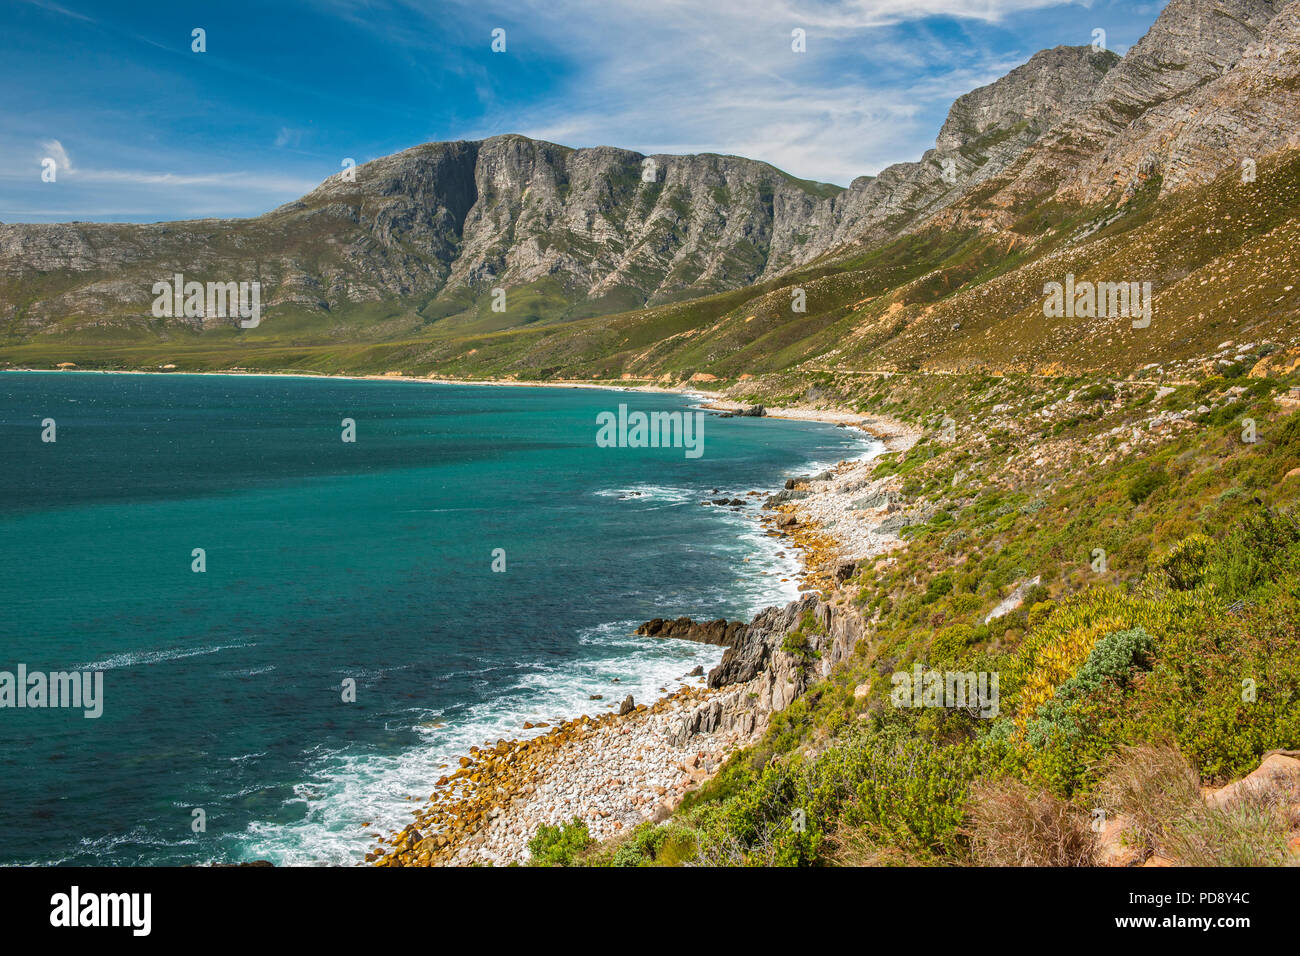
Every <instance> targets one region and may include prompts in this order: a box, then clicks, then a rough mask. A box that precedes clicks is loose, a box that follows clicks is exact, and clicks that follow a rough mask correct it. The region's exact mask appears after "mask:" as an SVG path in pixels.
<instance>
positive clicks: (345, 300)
mask: <svg viewBox="0 0 1300 956" xmlns="http://www.w3.org/2000/svg"><path fill="white" fill-rule="evenodd" d="M1117 60H1118V58H1117V57H1115V56H1114V55H1113V54H1098V53H1094V52H1093V51H1092V50H1090V49H1088V48H1086V47H1079V48H1071V47H1058V48H1057V49H1054V50H1048V51H1044V52H1042V53H1039V54H1037V55H1036V56H1034V57H1033V58H1032V59H1031V60H1030V61H1029V62H1028V63H1026V64H1025V65H1024V66H1021V67H1019V68H1017V69H1016V70H1013V71H1012V72H1011V73H1010V74H1008V75H1007V76H1005V77H1003V78H1002V79H1000V80H998V81H997V82H995V83H993V84H990V85H989V86H986V87H983V88H982V89H979V90H976V91H974V92H972V93H969V94H967V95H965V96H963V97H961V98H960V99H958V100H957V102H956V103H955V104H954V105H953V108H952V110H951V111H950V114H949V116H948V120H947V122H946V123H945V124H944V126H943V129H942V130H941V132H940V134H939V138H938V141H937V144H936V148H935V149H933V150H930V151H929V152H927V153H926V155H925V156H924V157H923V158H922V160H921V161H920V162H917V163H907V164H900V165H896V166H891V167H889V168H888V169H886V170H884V171H883V172H882V173H881V174H880V175H879V176H877V177H874V178H870V177H863V178H860V179H859V180H857V181H855V183H854V184H853V188H851V189H849V190H844V189H841V188H840V187H837V186H832V185H829V184H825V183H813V182H807V181H803V180H798V179H795V178H794V177H792V176H790V175H788V174H786V173H783V172H781V171H780V170H777V169H775V168H773V167H771V166H769V165H767V164H765V163H760V162H755V161H752V160H747V159H741V158H738V157H734V156H718V155H709V154H706V155H698V156H664V155H658V156H649V157H647V156H643V155H641V154H639V153H634V152H630V151H627V150H620V149H613V148H610V147H597V148H594V149H569V148H567V147H563V146H557V145H555V144H552V143H545V142H539V141H536V140H531V139H528V138H526V137H522V136H500V137H494V138H492V139H487V140H483V141H481V142H456V143H431V144H426V145H424V146H418V147H415V148H413V149H409V150H405V151H403V152H401V153H398V154H396V155H393V156H389V157H385V158H383V159H379V160H375V161H374V162H371V163H367V164H365V165H363V166H361V167H358V168H357V169H356V170H355V171H354V172H355V180H354V181H352V180H350V179H348V178H345V177H344V175H343V174H339V175H336V176H333V177H331V178H330V179H329V180H327V181H326V182H324V183H323V184H322V185H321V186H320V187H318V188H317V189H315V190H313V191H312V192H311V193H309V194H307V195H306V196H304V197H303V198H302V199H300V200H298V201H296V202H292V203H289V204H287V205H285V206H282V207H280V208H279V209H276V210H274V211H272V212H270V213H268V214H266V215H264V216H261V217H258V218H256V219H249V220H200V221H190V222H175V223H159V224H151V225H120V224H102V223H69V224H59V225H10V226H0V277H3V278H0V321H4V322H5V323H6V324H7V331H8V334H9V336H10V337H15V338H28V337H31V336H33V335H45V334H49V333H59V334H67V333H69V332H86V331H88V330H90V329H94V330H95V333H94V334H96V335H101V334H103V333H104V330H105V329H106V327H107V328H109V329H112V330H113V331H114V333H115V334H118V335H124V336H127V337H131V336H133V335H134V336H135V337H143V336H152V335H156V334H158V333H159V332H160V331H161V333H162V334H167V333H168V332H169V331H183V330H185V328H186V326H192V327H193V328H196V329H204V328H207V329H214V328H216V329H223V330H224V329H228V328H229V327H230V326H232V325H233V324H234V323H233V322H232V321H221V320H219V319H209V320H207V322H206V323H205V322H203V321H198V322H189V323H186V322H185V321H184V320H177V321H176V322H174V323H172V324H173V325H174V326H176V327H177V328H174V329H171V330H169V329H167V328H166V327H164V328H163V329H161V330H160V329H158V327H157V326H158V323H155V322H152V321H150V319H151V316H150V313H149V306H150V305H151V303H152V302H153V295H152V292H151V289H152V286H153V283H154V282H156V281H160V280H170V278H171V277H172V276H173V275H174V274H175V273H178V272H179V273H182V274H183V275H184V276H185V277H186V278H187V280H197V281H201V282H204V281H209V280H211V281H223V282H224V281H239V280H252V279H255V278H256V279H259V280H260V281H261V282H262V285H263V305H264V306H265V307H267V308H268V311H276V310H279V311H282V312H283V311H288V312H289V313H290V315H291V316H292V317H293V321H294V327H295V329H301V328H302V326H303V319H304V317H305V318H306V320H307V322H306V324H308V325H316V326H318V329H317V330H316V331H317V333H318V334H320V335H322V336H325V337H348V336H355V337H359V338H383V337H385V336H388V335H391V334H392V333H394V332H398V331H401V332H410V331H412V330H415V329H420V328H427V327H429V326H432V325H435V324H436V325H438V329H437V331H439V332H444V331H446V330H456V331H480V332H481V331H490V330H493V329H497V328H505V327H511V326H517V325H526V324H530V323H534V322H538V321H549V320H555V319H562V318H577V317H582V316H585V315H599V314H607V313H611V312H622V311H626V310H628V309H636V308H642V307H645V306H647V305H651V306H652V305H658V304H662V303H665V302H673V301H679V300H683V299H688V298H694V297H698V296H701V295H707V294H711V293H715V292H721V291H726V290H732V289H738V288H743V287H745V286H747V285H750V284H753V283H755V282H760V281H763V280H766V279H769V278H772V277H775V276H779V275H782V274H784V273H786V272H788V271H790V270H791V269H792V268H795V267H797V266H800V265H803V264H805V263H807V262H810V261H812V260H814V259H816V258H818V257H819V256H822V255H824V254H826V253H827V252H829V251H832V250H834V249H836V248H837V247H839V246H841V245H843V244H844V243H846V242H848V241H850V240H855V241H860V240H862V239H863V238H864V237H870V236H876V237H879V236H886V235H890V234H892V233H895V232H897V231H899V230H900V229H901V228H903V227H904V226H906V225H908V224H910V223H912V222H914V221H916V220H917V219H918V218H919V217H921V216H923V215H925V214H927V213H930V212H933V211H934V210H936V209H939V208H942V207H943V206H944V205H946V204H947V203H949V202H951V201H952V200H953V199H955V198H956V197H957V196H959V195H960V194H961V192H962V190H963V189H966V188H969V186H970V185H971V184H974V183H979V182H981V181H983V179H985V178H987V177H988V176H990V175H992V174H994V173H997V172H1000V171H1001V170H1003V169H1004V168H1005V167H1006V166H1007V164H1008V163H1009V162H1011V161H1012V160H1013V159H1014V158H1015V157H1016V156H1017V155H1019V153H1020V152H1021V151H1022V150H1023V149H1024V148H1025V147H1026V146H1028V145H1029V144H1031V143H1033V142H1034V141H1035V140H1036V139H1037V138H1038V137H1040V136H1041V135H1043V133H1045V132H1046V131H1048V130H1049V129H1051V128H1052V126H1053V124H1054V123H1056V122H1057V121H1059V120H1060V119H1061V118H1062V117H1063V116H1066V115H1068V114H1069V113H1070V112H1071V111H1072V110H1074V109H1075V108H1077V107H1078V106H1080V105H1081V104H1083V103H1086V102H1089V101H1090V99H1091V97H1092V96H1093V93H1094V91H1095V88H1096V86H1097V84H1098V82H1099V81H1100V80H1101V79H1102V77H1103V76H1104V75H1105V73H1106V71H1107V70H1108V69H1109V68H1110V67H1112V66H1113V65H1114V64H1115V63H1116V62H1117ZM945 163H947V164H948V170H949V171H948V172H947V174H946V176H945ZM959 182H961V183H962V185H960V186H959V185H957V183H959ZM497 288H501V289H505V290H506V291H507V295H506V299H505V311H504V312H499V313H494V312H493V311H492V310H491V305H492V299H491V293H492V290H494V289H497ZM395 302H401V303H402V306H401V308H393V307H392V305H391V304H392V303H395ZM385 303H388V304H389V306H388V307H385V305H384V304H385ZM331 317H335V318H331ZM399 317H400V318H399ZM339 318H341V319H342V320H343V321H344V326H343V327H339V325H338V320H339Z"/></svg>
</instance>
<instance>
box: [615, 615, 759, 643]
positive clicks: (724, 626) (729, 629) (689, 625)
mask: <svg viewBox="0 0 1300 956" xmlns="http://www.w3.org/2000/svg"><path fill="white" fill-rule="evenodd" d="M745 626H746V625H745V623H744V622H743V621H728V620H725V619H724V618H718V619H717V620H714V621H695V620H692V619H691V618H689V617H679V618H677V619H675V620H665V619H664V618H661V617H657V618H655V619H654V620H653V621H646V622H645V623H644V624H642V625H641V626H640V627H638V628H637V629H636V633H637V634H639V635H642V636H644V637H669V638H674V639H676V640H680V641H695V642H696V643H697V644H713V645H716V646H718V647H728V646H730V645H732V644H734V643H735V642H736V640H737V639H738V637H739V635H740V634H741V633H742V632H743V631H744V629H745Z"/></svg>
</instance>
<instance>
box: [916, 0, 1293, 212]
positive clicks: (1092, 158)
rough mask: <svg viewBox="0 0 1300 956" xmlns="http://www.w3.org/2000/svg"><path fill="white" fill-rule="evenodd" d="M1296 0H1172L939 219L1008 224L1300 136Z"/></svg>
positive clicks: (1213, 170) (1203, 173) (1206, 172)
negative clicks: (1018, 150)
mask: <svg viewBox="0 0 1300 956" xmlns="http://www.w3.org/2000/svg"><path fill="white" fill-rule="evenodd" d="M1298 10H1300V5H1298V4H1297V3H1296V2H1295V0H1291V2H1287V0H1171V2H1170V3H1169V4H1168V5H1167V6H1166V7H1165V9H1164V10H1163V11H1162V12H1161V14H1160V16H1159V17H1158V18H1157V20H1156V22H1155V23H1154V24H1153V25H1152V27H1151V29H1150V30H1149V31H1147V33H1146V35H1145V36H1143V37H1142V39H1141V40H1140V41H1139V42H1138V43H1136V44H1134V46H1133V47H1132V48H1131V49H1130V50H1129V51H1128V52H1127V53H1126V54H1125V56H1124V58H1123V59H1122V60H1120V61H1118V63H1117V64H1116V65H1115V66H1114V67H1113V68H1112V69H1110V70H1109V71H1108V72H1107V73H1106V75H1105V77H1104V78H1103V79H1102V80H1101V81H1100V82H1099V83H1098V84H1097V86H1096V87H1095V90H1094V92H1093V95H1092V97H1091V99H1090V101H1089V102H1087V103H1085V104H1084V105H1083V106H1082V107H1080V108H1078V109H1075V110H1074V111H1073V112H1071V113H1070V114H1069V115H1067V116H1065V117H1063V118H1062V119H1060V120H1059V121H1058V122H1057V123H1056V124H1055V125H1054V126H1053V128H1052V129H1051V130H1050V131H1048V132H1047V133H1045V134H1044V135H1043V136H1042V137H1041V138H1040V139H1039V140H1038V141H1036V142H1035V143H1034V144H1032V146H1030V147H1028V148H1026V149H1025V150H1024V151H1023V155H1021V156H1020V157H1019V158H1018V159H1017V160H1016V161H1015V162H1014V164H1011V165H1010V166H1009V167H1007V168H1005V175H1004V176H1003V178H1002V180H1001V182H1000V183H999V184H998V185H997V188H996V189H994V190H992V191H991V192H990V193H989V194H987V195H984V196H981V197H979V199H978V201H977V202H974V201H972V202H966V201H962V202H958V203H956V204H955V205H954V206H953V208H952V209H951V210H949V211H947V212H945V213H944V214H943V215H941V216H939V217H938V219H937V220H936V221H937V222H938V223H939V224H942V225H946V226H950V227H951V226H957V225H959V224H979V225H982V226H985V227H988V228H1005V227H1007V226H1008V225H1009V224H1010V223H1011V222H1012V220H1013V219H1014V213H1012V211H1011V210H1012V209H1013V208H1014V207H1016V206H1017V205H1018V204H1021V203H1025V202H1029V201H1031V200H1033V199H1041V198H1044V197H1048V196H1056V197H1059V198H1062V199H1065V200H1067V201H1071V202H1081V203H1099V202H1102V201H1122V200H1124V199H1125V198H1128V197H1130V196H1132V195H1133V193H1134V192H1135V190H1137V189H1138V188H1140V187H1141V186H1142V185H1143V184H1144V183H1146V182H1148V181H1150V180H1152V179H1153V178H1154V177H1157V176H1159V177H1161V188H1162V189H1164V190H1169V189H1174V188H1177V187H1179V186H1183V185H1189V184H1196V183H1204V182H1207V181H1209V180H1210V179H1212V178H1214V177H1215V176H1216V175H1218V174H1219V173H1221V172H1222V171H1223V170H1224V169H1225V168H1226V167H1230V166H1233V165H1237V164H1239V163H1240V162H1241V160H1242V159H1243V158H1247V157H1251V156H1262V155H1265V154H1267V153H1269V152H1272V151H1274V150H1277V149H1281V148H1284V147H1286V146H1292V145H1296V144H1297V142H1300V139H1298V136H1297V132H1296V129H1295V124H1294V119H1293V118H1294V116H1295V115H1296V109H1297V106H1298V105H1300V90H1298V89H1297V87H1296V83H1295V80H1296V76H1297V57H1298V56H1300V54H1298V53H1297V48H1296V43H1297V41H1298V40H1300V30H1298V26H1300V24H1298V16H1300V14H1298Z"/></svg>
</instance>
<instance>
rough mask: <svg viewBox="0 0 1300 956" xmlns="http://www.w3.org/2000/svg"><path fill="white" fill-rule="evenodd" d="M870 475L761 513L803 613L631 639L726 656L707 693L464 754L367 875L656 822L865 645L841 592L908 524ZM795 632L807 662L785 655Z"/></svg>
mask: <svg viewBox="0 0 1300 956" xmlns="http://www.w3.org/2000/svg"><path fill="white" fill-rule="evenodd" d="M711 407H714V408H718V409H720V410H722V411H724V412H725V411H730V412H731V413H732V414H735V413H736V412H737V411H738V410H743V409H741V408H740V407H739V406H727V405H723V404H721V403H714V404H713V405H712V406H711ZM764 412H765V415H766V416H769V417H774V418H775V417H789V418H804V419H814V418H816V419H818V420H823V421H826V420H831V421H834V422H835V423H836V424H842V425H845V426H846V427H847V426H853V427H860V428H862V429H863V430H864V431H867V432H868V433H869V434H872V435H873V436H875V437H877V438H879V439H881V440H882V441H883V442H884V444H885V448H886V450H890V451H896V450H903V449H906V448H908V447H911V445H912V444H913V443H914V442H915V441H916V439H917V437H918V432H917V431H916V430H915V429H912V428H910V427H909V426H904V425H901V424H899V423H896V422H890V421H887V420H883V419H869V418H866V417H865V416H861V415H853V414H851V413H847V412H830V413H828V412H825V411H822V410H816V409H766V410H764ZM751 414H753V413H752V412H751ZM873 467H874V464H873V462H872V461H856V462H840V463H839V464H838V465H836V466H835V467H834V468H832V469H830V470H828V471H826V472H823V473H822V474H819V475H813V476H806V477H803V478H797V479H791V480H790V481H787V482H786V487H785V488H783V489H781V490H780V491H778V492H776V493H775V494H773V495H772V496H770V497H769V498H768V499H767V500H766V502H765V503H764V506H763V511H762V520H763V522H764V524H765V526H766V527H767V532H766V533H767V534H769V535H771V536H774V537H784V538H788V539H790V541H791V543H792V544H793V545H794V546H795V547H796V548H797V549H798V550H799V553H800V557H801V560H802V564H803V574H802V579H803V580H802V583H801V584H800V590H802V591H804V592H805V593H804V594H803V596H802V597H800V598H799V599H798V600H795V601H792V602H790V603H788V604H786V605H785V606H784V607H772V608H768V609H766V610H764V611H761V612H759V613H758V614H757V615H756V616H755V617H754V619H753V620H752V621H751V622H749V623H744V622H739V621H730V622H729V621H724V620H718V621H705V622H696V621H692V620H691V619H689V618H678V619H675V620H662V619H657V620H654V621H648V622H646V623H645V624H643V625H642V626H641V628H639V629H638V633H640V634H643V635H646V636H652V637H659V638H662V639H664V640H696V641H701V642H703V643H709V644H714V645H717V646H723V647H725V648H726V650H725V651H724V653H723V657H722V661H721V663H719V664H718V666H717V667H715V668H714V669H713V670H712V671H710V672H709V674H708V676H707V678H703V685H702V686H687V687H683V688H682V689H680V690H678V691H677V692H676V693H673V694H670V695H668V696H666V697H663V698H661V699H660V700H658V701H656V702H654V703H652V704H650V705H648V706H647V705H645V704H641V705H638V704H636V703H635V702H634V701H632V700H631V698H630V697H629V698H627V699H625V700H624V701H623V705H622V706H621V707H620V708H619V712H618V713H608V714H604V715H601V716H596V717H593V716H589V715H582V716H580V717H577V718H574V719H572V720H567V721H564V722H563V723H561V724H559V725H558V726H556V727H546V728H545V729H544V732H543V733H542V734H540V735H539V736H534V737H532V738H529V739H518V740H504V739H503V740H499V741H497V742H496V744H495V745H491V746H486V747H483V748H477V747H476V748H471V750H470V753H469V754H467V755H465V756H464V757H461V758H459V761H458V764H459V766H457V767H454V768H452V767H447V768H444V769H445V770H446V771H448V772H447V773H445V775H444V776H442V777H441V778H440V779H438V780H437V781H436V783H435V784H434V785H433V792H432V793H431V794H430V796H429V798H428V800H427V801H426V802H424V803H422V804H421V805H420V806H419V807H417V808H416V809H415V810H413V811H412V816H413V818H414V819H413V822H412V823H411V824H410V825H408V826H407V827H405V828H404V829H402V830H400V831H398V832H395V833H391V834H389V835H388V836H386V837H385V836H382V835H381V834H378V833H373V832H372V833H371V836H372V837H373V838H375V839H376V845H375V846H374V848H373V849H372V850H371V851H370V852H368V853H367V854H366V856H365V861H366V862H367V863H372V864H374V865H376V866H385V867H391V866H443V865H469V864H493V865H505V864H509V863H513V862H526V861H527V859H528V856H529V853H528V842H529V840H530V839H531V838H532V837H533V836H534V835H535V833H536V832H537V829H538V828H539V827H541V826H543V825H551V826H554V825H558V824H562V823H568V822H570V821H571V820H573V819H575V818H578V819H582V820H583V821H585V823H586V824H587V828H588V831H589V832H590V833H591V835H592V836H593V837H595V838H597V839H607V838H617V837H618V836H620V835H622V834H627V833H630V832H631V831H632V830H633V829H634V828H635V827H636V826H637V825H638V824H640V823H642V822H645V821H648V820H662V819H665V818H666V817H667V816H668V815H669V814H671V812H672V811H673V809H674V808H675V807H676V806H677V805H678V803H680V802H681V799H682V798H683V796H685V794H686V793H687V792H689V791H691V790H693V789H695V788H697V787H699V786H700V785H701V784H702V783H703V782H704V781H706V780H708V779H709V778H710V777H711V776H712V775H713V774H714V773H715V772H716V771H717V769H718V768H719V767H720V766H721V765H722V763H723V762H724V761H725V760H726V759H727V757H728V756H729V755H730V754H731V753H733V752H734V751H735V750H737V749H739V748H741V747H743V746H745V745H746V744H748V743H749V742H751V741H752V740H753V739H754V738H755V737H756V736H757V735H759V734H761V733H762V732H763V730H764V728H765V727H766V726H767V721H768V719H769V717H770V716H771V714H772V713H774V712H777V711H780V710H782V709H784V708H785V707H787V706H789V704H790V703H791V702H792V701H793V700H795V699H796V698H797V697H798V696H799V695H800V694H802V693H803V692H804V691H805V690H806V689H807V687H808V686H809V684H810V683H812V682H813V681H815V680H817V679H819V678H820V677H822V676H824V675H825V674H827V673H829V671H830V669H831V668H832V667H833V666H834V665H835V664H837V663H839V662H840V661H842V660H844V659H845V658H846V657H847V656H848V655H849V654H851V653H852V651H853V648H854V645H855V644H856V643H857V641H858V639H859V638H860V637H861V636H862V635H863V634H864V633H865V629H866V628H865V624H864V622H863V621H862V620H861V618H860V616H859V615H858V613H857V610H856V608H855V606H854V605H853V602H851V601H847V600H843V595H841V594H839V593H838V589H839V587H840V585H841V584H842V583H843V581H844V580H845V579H846V578H847V577H848V576H849V575H850V574H852V572H853V570H854V568H855V567H856V562H858V561H861V560H863V559H868V558H874V557H875V556H877V555H879V554H883V553H885V552H887V551H889V550H890V549H891V548H892V547H894V546H895V545H896V544H897V543H898V537H897V533H896V532H897V530H898V529H899V528H901V527H902V526H903V524H905V523H907V517H906V513H905V510H904V509H903V507H902V505H901V503H900V497H899V495H898V494H897V489H896V488H895V487H894V484H895V483H896V481H897V480H896V479H893V478H885V479H880V480H873V479H872V478H871V477H870V475H871V471H872V468H873ZM810 622H811V626H809V624H810ZM794 631H798V632H799V634H800V638H801V640H802V641H803V642H804V644H805V647H806V651H808V652H811V653H807V652H804V653H799V654H794V653H790V652H788V651H786V650H784V649H783V644H785V642H786V638H787V635H789V634H791V633H792V632H794ZM692 676H695V675H692ZM542 726H544V725H538V726H537V727H534V726H530V725H527V724H525V725H524V728H523V729H524V730H526V731H531V730H537V729H538V727H542ZM369 828H370V825H369V824H367V825H366V829H369Z"/></svg>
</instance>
